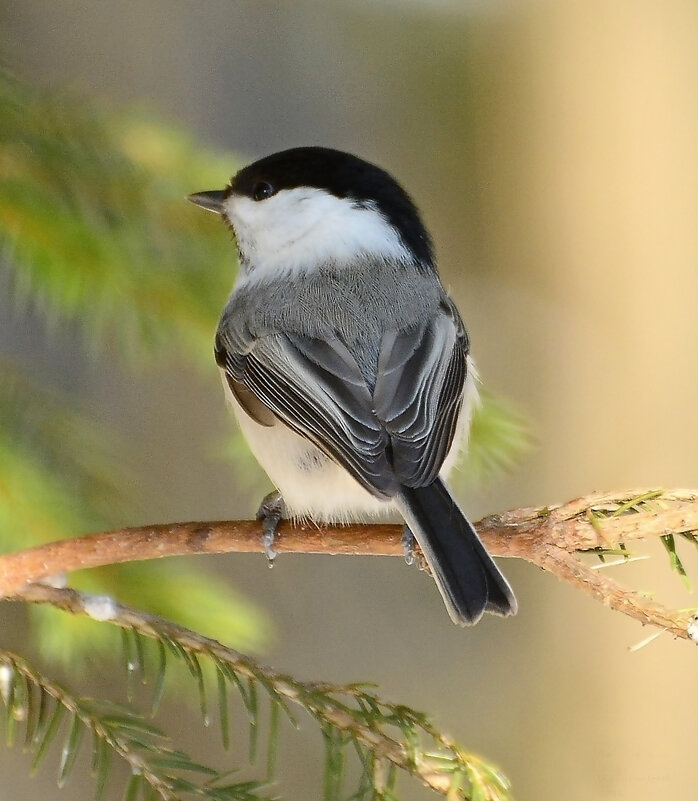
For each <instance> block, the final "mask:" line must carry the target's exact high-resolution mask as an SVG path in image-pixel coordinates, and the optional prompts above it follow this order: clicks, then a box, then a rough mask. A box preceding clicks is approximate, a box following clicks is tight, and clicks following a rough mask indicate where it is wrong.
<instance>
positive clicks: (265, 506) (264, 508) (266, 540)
mask: <svg viewBox="0 0 698 801" xmlns="http://www.w3.org/2000/svg"><path fill="white" fill-rule="evenodd" d="M284 511H285V507H284V499H283V498H282V497H281V493H280V492H279V491H278V490H274V492H270V493H269V494H268V495H265V496H264V498H263V500H262V503H260V505H259V509H258V510H257V515H256V518H257V520H261V521H262V532H263V533H262V544H263V545H264V553H265V554H266V556H267V562H268V563H269V567H274V559H276V554H277V552H276V551H275V550H274V538H275V537H276V529H277V528H278V526H279V523H280V522H281V518H282V517H283V514H284Z"/></svg>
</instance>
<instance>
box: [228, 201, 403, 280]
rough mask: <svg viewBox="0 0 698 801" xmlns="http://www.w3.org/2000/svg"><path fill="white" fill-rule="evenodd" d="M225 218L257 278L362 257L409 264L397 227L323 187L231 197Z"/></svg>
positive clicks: (251, 275)
mask: <svg viewBox="0 0 698 801" xmlns="http://www.w3.org/2000/svg"><path fill="white" fill-rule="evenodd" d="M225 214H226V217H227V218H228V220H229V221H230V223H231V224H232V226H233V228H234V229H235V233H236V236H237V240H238V246H239V248H240V252H241V254H242V258H243V262H244V266H245V268H246V272H245V274H244V276H241V280H243V281H249V280H258V279H262V278H269V277H273V276H276V275H281V274H285V273H289V272H294V271H297V270H304V269H312V268H313V267H315V266H317V265H318V264H328V263H333V264H337V265H340V266H341V265H343V264H349V263H351V262H352V261H354V260H355V259H356V256H357V255H359V254H366V255H377V256H380V257H382V258H385V259H394V260H398V261H406V260H409V259H410V258H411V257H410V253H409V251H408V250H407V249H406V248H405V246H404V245H403V243H402V241H401V239H400V237H399V236H398V234H397V233H396V232H395V229H394V228H393V227H392V226H391V225H390V224H389V223H388V222H387V220H386V219H385V218H384V217H383V216H382V215H381V214H380V213H379V212H378V211H376V209H375V208H374V207H372V206H367V207H365V206H356V205H354V204H353V203H352V202H351V201H350V200H348V199H342V198H337V197H335V196H334V195H330V194H328V193H327V192H324V191H323V190H321V189H311V188H299V189H285V190H282V191H281V192H278V193H277V194H276V195H273V196H272V197H270V198H267V199H266V200H262V201H259V202H255V201H254V200H251V199H250V198H247V197H242V196H236V195H231V196H230V197H229V198H228V200H227V201H226V208H225Z"/></svg>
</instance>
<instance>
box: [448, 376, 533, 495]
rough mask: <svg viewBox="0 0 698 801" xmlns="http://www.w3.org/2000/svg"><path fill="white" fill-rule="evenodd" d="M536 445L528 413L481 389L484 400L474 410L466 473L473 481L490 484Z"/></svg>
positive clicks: (466, 458)
mask: <svg viewBox="0 0 698 801" xmlns="http://www.w3.org/2000/svg"><path fill="white" fill-rule="evenodd" d="M532 444H533V440H532V437H531V431H530V426H529V424H528V422H527V421H526V419H525V418H524V416H523V415H522V414H521V413H520V412H519V411H517V410H516V409H514V407H513V406H512V405H511V404H510V403H509V402H508V401H506V400H505V399H504V398H501V397H499V396H497V395H494V394H493V393H491V392H489V391H488V390H486V389H484V390H481V391H480V403H479V404H478V405H477V406H476V407H475V409H474V410H473V419H472V424H471V427H470V440H469V447H468V453H467V454H466V456H465V459H464V461H463V470H464V475H465V477H466V479H467V480H468V481H470V482H472V483H476V484H484V483H487V482H488V481H491V480H492V479H493V478H495V477H496V476H498V475H500V474H501V473H506V472H509V471H510V470H512V469H513V468H514V467H515V466H516V465H517V464H518V463H519V462H520V461H521V459H522V458H523V456H524V455H525V454H526V453H527V452H528V451H529V450H530V449H531V447H532Z"/></svg>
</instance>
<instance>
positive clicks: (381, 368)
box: [188, 146, 517, 626]
mask: <svg viewBox="0 0 698 801" xmlns="http://www.w3.org/2000/svg"><path fill="white" fill-rule="evenodd" d="M188 199H189V200H190V201H191V202H192V203H194V204H196V205H197V206H200V207H202V208H204V209H206V210H208V211H211V212H214V213H216V214H218V215H220V217H221V218H222V219H223V221H224V222H225V223H226V225H227V226H228V227H229V228H230V229H231V230H232V232H233V235H234V239H235V242H236V245H237V250H238V257H239V271H238V275H237V279H236V282H235V284H234V287H233V290H232V293H231V295H230V297H229V299H228V301H227V303H226V305H225V307H224V309H223V313H222V316H221V318H220V322H219V324H218V329H217V331H216V335H215V348H214V352H215V359H216V363H217V365H218V367H219V368H220V371H221V375H222V379H223V385H224V390H225V393H226V397H227V400H228V402H229V404H230V405H231V406H232V408H233V411H234V413H235V416H236V418H237V421H238V423H239V426H240V428H241V430H242V433H243V435H244V436H245V438H246V440H247V443H248V445H249V446H250V449H251V450H252V452H253V454H254V456H255V457H256V459H257V460H258V462H259V464H260V465H261V466H262V468H263V469H264V470H265V471H266V473H267V475H268V476H269V478H270V479H271V481H272V482H273V484H274V485H275V487H276V490H275V491H274V492H272V493H270V494H269V495H267V496H266V497H265V499H264V500H263V501H262V504H261V506H260V509H259V512H258V515H257V516H258V519H260V520H262V521H263V530H264V535H263V536H264V543H265V549H266V551H267V555H268V557H269V558H270V559H271V558H273V556H274V555H275V551H274V548H273V543H274V532H275V531H276V527H277V525H278V523H279V521H280V520H281V519H282V518H289V517H290V518H293V519H308V518H309V519H311V520H313V521H315V522H317V523H326V524H341V523H348V522H357V521H359V522H360V521H370V520H375V519H380V518H383V517H385V516H387V515H391V514H395V513H396V512H398V513H399V514H400V515H401V516H402V518H403V521H404V523H405V539H404V542H405V543H407V545H408V546H409V543H410V542H412V543H413V542H414V539H416V542H417V543H418V544H419V547H420V550H421V551H422V553H423V555H424V559H425V560H426V563H427V565H428V567H429V570H430V572H431V574H432V575H433V578H434V580H435V582H436V585H437V587H438V589H439V592H440V593H441V596H442V598H443V601H444V603H445V605H446V609H447V611H448V613H449V615H450V617H451V619H452V620H453V621H454V622H455V623H456V624H459V625H461V626H465V625H472V624H475V623H477V622H478V621H479V620H480V618H481V617H482V615H483V613H484V612H491V613H494V614H497V615H501V616H506V615H512V614H514V613H515V612H516V611H517V601H516V598H515V596H514V593H513V592H512V589H511V587H510V586H509V583H508V582H507V580H506V579H505V578H504V576H503V575H502V573H501V572H500V571H499V569H498V568H497V566H496V565H495V563H494V561H493V560H492V557H491V556H490V555H489V553H488V552H487V550H486V549H485V547H484V545H483V544H482V542H481V541H480V538H479V537H478V535H477V532H476V531H475V529H474V527H473V525H472V524H471V523H470V521H469V520H468V518H467V517H466V516H465V514H464V513H463V511H462V510H461V509H460V507H459V505H458V504H457V503H456V501H455V500H454V498H453V496H452V495H451V493H450V491H449V490H448V488H447V485H446V483H445V478H446V476H447V475H448V473H449V472H450V470H451V469H452V467H453V466H454V463H455V462H456V460H457V458H458V454H459V450H460V449H461V445H462V443H464V442H465V440H466V439H467V432H468V428H469V424H470V418H471V413H472V410H473V407H474V405H475V404H476V402H477V384H476V373H475V368H474V364H473V361H472V358H471V356H470V353H469V351H470V343H469V338H468V334H467V332H466V329H465V326H464V324H463V321H462V319H461V316H460V314H459V312H458V310H457V308H456V306H455V304H454V302H453V300H452V299H451V298H450V297H449V295H448V293H447V292H446V290H445V288H444V286H443V284H442V282H441V280H440V278H439V275H438V272H437V267H436V260H435V255H434V248H433V244H432V240H431V237H430V235H429V233H428V231H427V229H426V227H425V225H424V223H423V221H422V217H421V215H420V212H419V210H418V208H417V206H416V205H415V203H414V202H413V200H412V199H411V197H410V196H409V195H408V194H407V192H406V191H405V190H404V189H403V188H402V186H401V185H400V184H399V183H398V182H397V181H396V180H395V179H394V178H393V177H392V176H391V175H390V174H389V173H388V172H386V171H385V170H383V169H382V168H380V167H378V166H377V165H374V164H372V163H370V162H368V161H365V160H363V159H362V158H359V157H358V156H355V155H352V154H350V153H345V152H342V151H339V150H334V149H331V148H326V147H316V146H313V147H296V148H292V149H288V150H283V151H280V152H276V153H273V154H271V155H268V156H265V157H263V158H261V159H259V160H257V161H255V162H254V163H252V164H249V165H248V166H245V167H243V168H242V169H241V170H239V171H238V172H237V173H236V174H235V175H234V176H233V178H232V179H231V180H230V181H229V183H228V185H227V186H226V187H225V188H224V189H222V190H210V191H203V192H197V193H195V194H192V195H190V196H189V198H188ZM408 551H409V547H408Z"/></svg>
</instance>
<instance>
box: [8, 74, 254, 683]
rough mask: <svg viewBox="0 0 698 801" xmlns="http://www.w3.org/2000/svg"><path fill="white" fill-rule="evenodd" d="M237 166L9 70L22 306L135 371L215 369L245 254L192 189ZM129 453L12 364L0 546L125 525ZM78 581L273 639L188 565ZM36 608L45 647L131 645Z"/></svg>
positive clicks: (244, 640) (217, 584) (240, 634)
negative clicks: (228, 300)
mask: <svg viewBox="0 0 698 801" xmlns="http://www.w3.org/2000/svg"><path fill="white" fill-rule="evenodd" d="M235 164H236V159H235V158H233V157H232V156H230V155H218V154H213V153H211V152H209V151H206V150H205V149H204V148H201V147H200V146H195V144H194V143H193V142H192V141H191V140H190V139H189V138H188V137H186V136H185V135H184V134H182V133H181V132H180V131H178V130H176V129H174V128H172V127H168V126H165V125H162V124H158V123H155V122H153V121H152V120H148V119H146V118H144V117H143V116H142V115H138V114H134V113H130V112H125V113H124V112H123V111H121V112H115V111H112V110H108V109H105V108H101V109H100V108H99V107H98V106H97V105H96V104H94V103H93V102H90V101H86V100H85V99H82V98H79V97H75V96H72V95H68V94H66V93H61V92H56V91H55V90H51V91H50V92H49V91H41V90H37V89H34V88H31V87H29V86H27V85H25V84H23V83H21V82H20V81H18V80H15V79H14V78H12V77H11V76H10V75H8V74H7V73H4V72H3V73H0V248H1V249H2V253H3V256H4V263H5V264H6V267H7V269H9V270H10V271H11V273H12V277H13V281H12V285H13V288H14V298H15V300H16V302H17V303H18V304H24V305H29V306H30V307H31V308H32V309H33V310H34V311H35V312H38V313H40V314H41V315H42V316H43V317H44V318H45V319H46V321H47V324H50V323H53V322H54V321H75V323H77V324H78V326H79V328H81V329H82V331H83V333H84V339H85V342H86V346H87V347H88V348H89V349H90V350H91V351H93V352H95V351H102V352H104V353H105V355H106V356H107V357H108V358H112V359H113V358H114V357H115V356H120V357H121V361H122V365H123V366H124V367H126V368H130V369H136V368H137V367H138V366H139V365H142V363H143V361H144V360H145V359H152V358H155V357H157V358H158V359H160V360H162V359H163V358H165V359H172V358H173V357H177V358H182V357H183V356H184V357H185V358H186V359H187V360H188V361H189V362H190V363H192V364H193V365H196V366H200V367H201V368H208V369H214V368H213V366H212V365H213V362H212V356H211V347H212V346H211V339H212V332H213V330H214V329H215V323H216V318H217V315H218V311H219V308H220V305H221V302H222V299H223V298H225V296H226V294H227V292H228V291H229V288H230V285H231V283H232V280H233V272H234V266H235V262H234V256H233V254H234V249H233V248H232V247H231V244H230V238H229V236H228V235H227V234H226V232H225V230H224V229H223V228H222V226H216V225H211V224H210V223H211V221H210V220H207V219H205V218H204V215H201V214H199V213H197V212H196V210H195V209H193V208H190V207H189V204H187V203H186V201H185V197H186V195H187V194H188V193H190V192H191V191H192V190H195V189H200V188H206V187H207V186H210V185H211V186H218V185H220V184H221V183H222V182H224V181H225V180H226V179H227V176H228V175H229V173H230V172H231V171H232V170H234V169H235ZM237 456H238V458H240V457H241V452H240V449H238V451H237ZM122 461H123V460H122V454H121V453H120V446H119V445H118V443H117V442H116V438H115V437H113V436H111V435H110V434H109V432H108V431H106V430H105V426H104V425H103V424H97V423H96V422H95V421H94V420H93V419H91V417H90V415H89V414H88V412H87V410H85V409H79V408H76V407H75V401H74V400H72V399H71V400H68V399H67V398H65V397H62V396H61V395H59V394H58V393H57V392H55V391H52V390H51V389H49V388H48V387H46V386H45V385H43V384H38V383H36V382H33V381H30V380H28V379H27V378H26V377H25V376H24V375H23V373H22V371H21V370H20V369H19V367H18V366H17V365H16V364H14V363H12V362H9V361H0V463H1V464H2V465H3V468H2V470H0V550H2V551H11V550H18V549H21V548H26V547H30V546H32V545H38V544H41V543H43V542H47V541H51V540H57V539H62V538H65V537H71V536H75V535H76V534H78V533H81V532H84V531H90V530H97V529H102V528H105V527H111V526H115V525H118V524H119V522H120V521H122V520H123V518H124V516H125V515H126V513H127V511H128V510H130V509H132V507H133V504H134V499H133V498H131V497H125V496H123V495H122V494H121V493H120V492H119V491H118V489H117V488H118V487H120V486H124V485H125V484H126V483H127V482H126V481H125V475H124V471H123V470H122V469H120V468H119V466H118V465H119V464H120V463H121V462H122ZM78 583H79V585H80V586H82V587H84V588H85V589H89V590H91V591H99V592H116V591H117V587H118V593H119V594H120V596H121V597H124V598H127V599H128V600H130V601H132V602H133V603H137V604H139V605H142V606H146V607H149V608H151V609H154V610H157V611H163V610H165V609H167V610H168V612H169V613H170V614H173V615H175V616H176V617H177V619H179V620H181V621H182V622H185V623H188V624H190V625H195V624H199V625H200V623H201V620H202V619H204V618H203V616H204V615H205V616H206V617H205V619H206V620H207V621H208V622H209V624H210V625H215V626H217V629H216V632H217V635H218V636H220V637H223V638H225V639H226V640H227V641H229V642H233V643H235V644H237V645H239V646H240V647H246V648H260V647H261V646H262V644H263V643H264V642H265V640H266V638H267V636H268V632H269V625H268V623H267V622H266V621H265V620H264V619H263V618H262V616H261V614H260V613H259V612H258V611H257V610H255V609H254V608H253V607H252V606H251V604H250V603H249V602H247V601H244V600H243V599H242V598H241V597H240V596H239V595H237V594H236V593H235V592H234V591H233V590H232V589H230V587H229V586H228V585H227V584H226V583H224V582H222V581H214V580H212V579H211V577H210V575H208V574H207V573H205V572H204V571H203V570H201V569H198V568H195V567H194V566H193V565H192V564H191V563H188V564H187V565H186V566H185V565H184V564H183V563H180V564H178V565H177V566H173V565H169V566H168V567H167V569H165V568H164V566H163V565H159V564H158V565H157V566H154V565H142V564H135V565H129V566H127V567H117V568H105V569H102V570H99V571H94V572H93V573H91V574H89V575H85V576H81V577H79V579H78ZM185 598H187V599H188V600H187V602H186V603H185ZM196 613H198V614H199V615H201V616H202V617H199V618H198V619H197V620H196V621H195V620H194V615H195V614H196ZM31 617H32V620H33V623H34V626H35V629H34V632H35V634H36V640H37V641H38V642H39V643H40V644H41V647H42V651H43V653H44V654H45V655H47V656H49V657H52V658H54V659H58V660H61V661H63V662H64V663H66V664H68V663H70V664H71V665H72V666H73V668H74V669H75V668H76V667H77V666H79V665H80V664H81V662H80V654H81V653H83V652H84V651H85V649H86V648H87V647H90V648H92V649H94V648H95V647H99V646H101V647H102V649H103V650H104V649H107V650H109V649H111V650H112V651H113V650H114V646H115V645H117V644H118V638H115V637H114V636H113V634H112V633H111V632H110V630H109V629H108V628H106V627H97V626H95V625H94V624H93V623H91V622H90V621H89V620H86V619H82V618H73V619H68V618H66V616H63V615H56V613H55V612H53V611H52V610H50V609H48V608H45V609H44V608H42V609H35V610H32V613H31Z"/></svg>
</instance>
